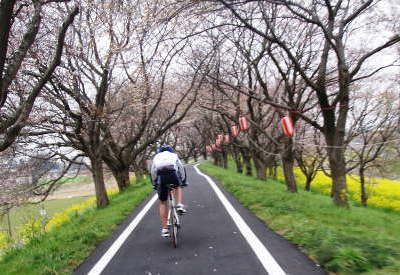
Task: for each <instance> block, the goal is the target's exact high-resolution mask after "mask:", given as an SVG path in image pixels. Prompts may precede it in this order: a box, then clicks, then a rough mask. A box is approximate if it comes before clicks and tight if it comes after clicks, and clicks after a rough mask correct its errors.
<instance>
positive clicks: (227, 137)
mask: <svg viewBox="0 0 400 275" xmlns="http://www.w3.org/2000/svg"><path fill="white" fill-rule="evenodd" d="M224 143H225V144H229V135H225V136H224Z"/></svg>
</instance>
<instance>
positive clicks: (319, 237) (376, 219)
mask: <svg viewBox="0 0 400 275" xmlns="http://www.w3.org/2000/svg"><path fill="white" fill-rule="evenodd" d="M230 167H231V168H230V169H228V170H225V169H222V168H220V167H216V166H213V165H212V164H211V163H204V164H202V165H200V169H201V170H203V171H204V172H206V173H207V174H209V175H211V176H213V177H215V178H216V179H217V180H218V181H220V182H222V183H223V185H224V187H225V188H226V189H227V190H228V191H230V192H231V193H232V194H233V195H234V196H236V197H237V198H238V200H239V201H240V202H241V203H242V204H243V205H245V206H246V207H247V208H249V209H250V210H251V211H252V212H253V213H254V214H255V215H257V216H258V217H259V218H260V219H262V220H263V221H264V222H265V223H266V224H267V225H268V226H269V227H270V228H272V229H273V230H274V231H276V232H278V233H279V234H281V235H282V236H283V237H284V238H286V239H288V240H290V241H292V242H293V243H295V244H297V245H298V246H299V247H300V249H302V250H303V251H304V252H305V253H307V254H308V255H310V257H311V258H313V259H314V260H315V261H317V262H318V263H319V264H321V265H322V266H323V267H324V268H325V269H326V270H328V271H330V272H333V273H337V274H385V275H389V274H400V264H399V263H400V213H386V212H385V211H382V210H379V209H368V208H362V207H357V206H352V207H351V208H350V209H343V208H338V207H336V206H334V205H333V203H332V200H331V198H330V197H329V196H325V195H321V194H315V193H314V194H313V193H309V192H304V191H299V193H298V194H291V193H288V192H286V186H285V185H284V184H282V183H279V182H276V181H273V180H267V181H262V180H259V179H256V178H254V177H247V176H245V175H240V174H237V173H236V172H235V171H234V168H233V163H230Z"/></svg>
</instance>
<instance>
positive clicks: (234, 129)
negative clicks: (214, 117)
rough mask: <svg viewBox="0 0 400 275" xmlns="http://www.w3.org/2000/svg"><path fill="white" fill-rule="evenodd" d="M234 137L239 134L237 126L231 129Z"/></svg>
mask: <svg viewBox="0 0 400 275" xmlns="http://www.w3.org/2000/svg"><path fill="white" fill-rule="evenodd" d="M231 133H232V136H234V137H236V136H237V135H238V134H239V129H238V127H237V126H236V125H234V126H232V127H231Z"/></svg>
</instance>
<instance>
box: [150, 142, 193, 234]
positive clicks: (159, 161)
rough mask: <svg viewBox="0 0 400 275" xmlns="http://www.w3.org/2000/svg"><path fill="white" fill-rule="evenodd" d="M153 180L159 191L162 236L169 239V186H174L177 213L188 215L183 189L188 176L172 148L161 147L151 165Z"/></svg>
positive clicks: (155, 187)
mask: <svg viewBox="0 0 400 275" xmlns="http://www.w3.org/2000/svg"><path fill="white" fill-rule="evenodd" d="M151 178H152V180H153V185H154V189H155V190H157V193H158V199H159V201H160V220H161V236H162V237H169V228H168V203H167V199H168V186H169V185H173V186H174V187H175V189H174V191H173V192H174V197H175V200H176V203H177V205H176V211H177V212H178V214H180V215H182V214H185V213H186V209H185V206H184V205H183V204H182V199H183V191H182V188H183V187H185V186H187V183H186V174H185V170H184V168H183V165H182V163H181V161H180V160H179V158H178V155H177V154H176V153H175V150H174V149H173V148H172V147H170V146H161V147H160V148H159V149H158V150H157V154H156V155H155V156H154V158H153V162H152V164H151Z"/></svg>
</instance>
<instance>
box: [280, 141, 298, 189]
mask: <svg viewBox="0 0 400 275" xmlns="http://www.w3.org/2000/svg"><path fill="white" fill-rule="evenodd" d="M281 151H282V153H281V158H282V166H283V175H284V177H285V184H286V187H287V191H289V192H293V193H296V192H297V184H296V178H295V176H294V172H293V164H294V153H293V141H292V138H289V137H285V140H284V148H282V150H281Z"/></svg>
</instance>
